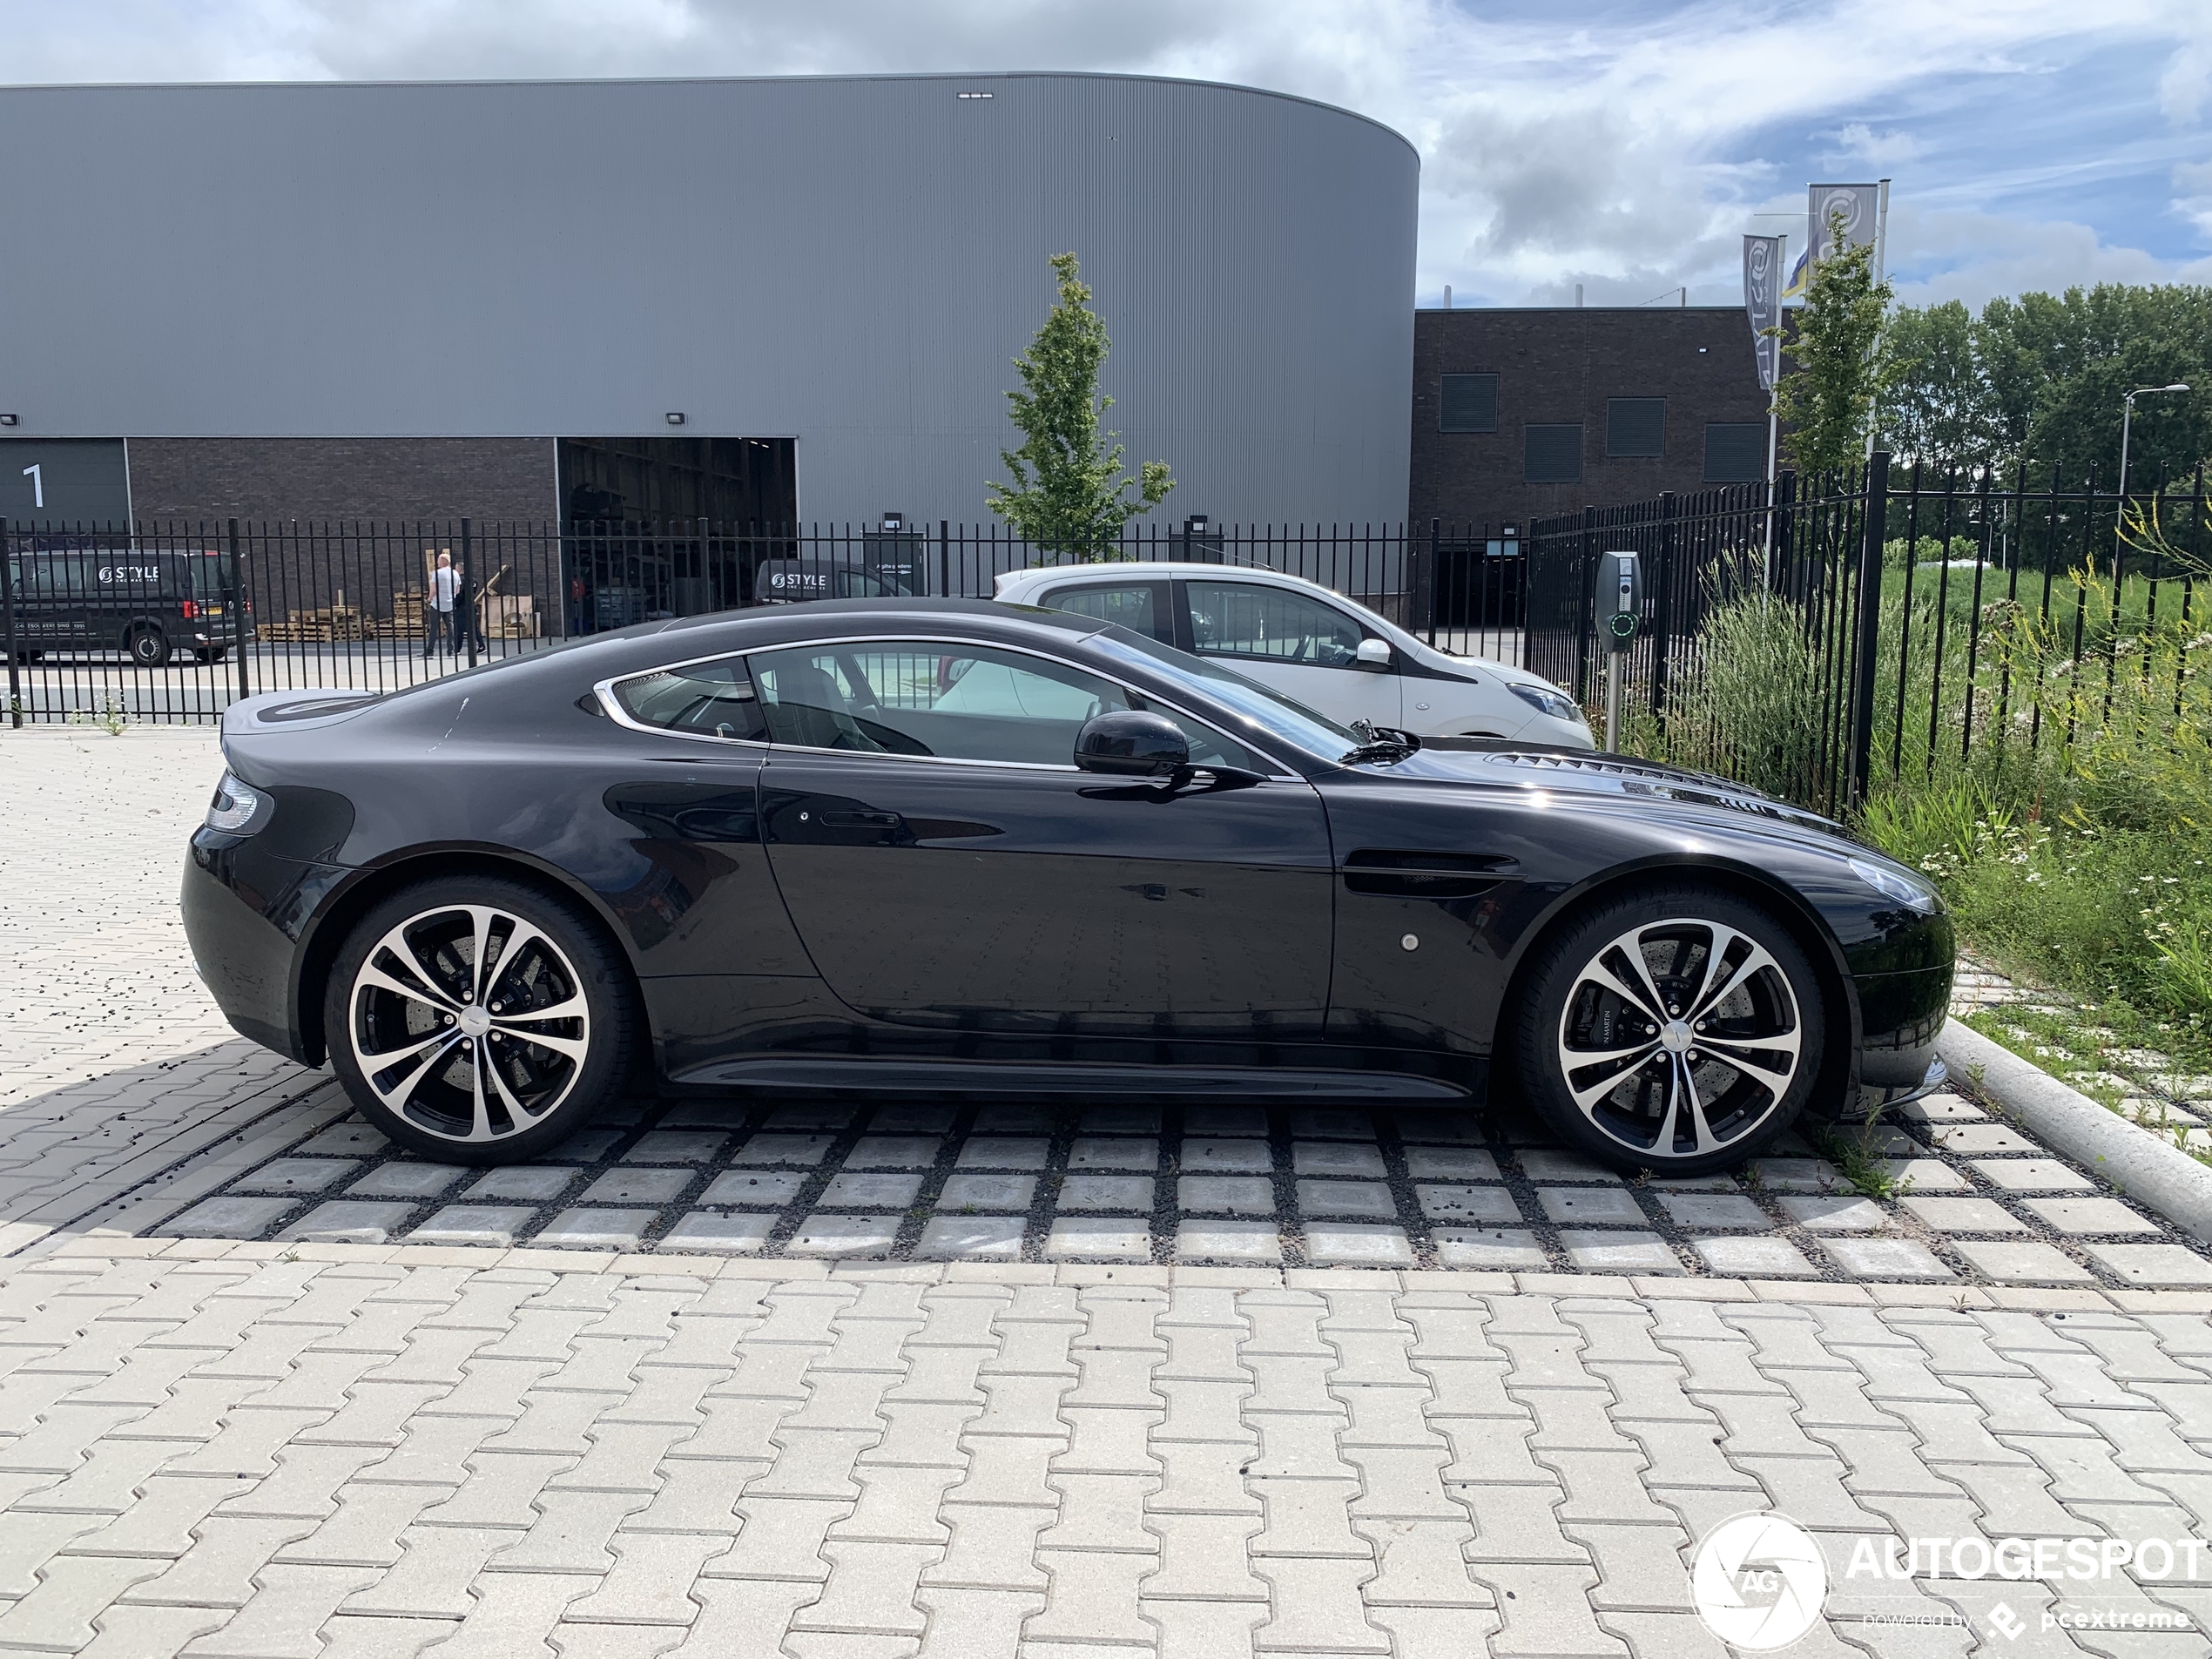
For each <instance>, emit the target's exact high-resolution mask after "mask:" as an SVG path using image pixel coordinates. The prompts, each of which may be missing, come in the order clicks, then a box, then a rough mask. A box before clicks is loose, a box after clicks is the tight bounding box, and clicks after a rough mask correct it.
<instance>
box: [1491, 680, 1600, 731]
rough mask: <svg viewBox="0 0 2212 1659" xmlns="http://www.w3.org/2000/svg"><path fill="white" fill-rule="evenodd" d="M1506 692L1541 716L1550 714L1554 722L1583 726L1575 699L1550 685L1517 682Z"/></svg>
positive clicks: (1508, 687) (1511, 684) (1512, 683)
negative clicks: (1562, 721)
mask: <svg viewBox="0 0 2212 1659" xmlns="http://www.w3.org/2000/svg"><path fill="white" fill-rule="evenodd" d="M1506 690H1507V691H1511V692H1512V693H1513V694H1514V696H1515V697H1517V698H1520V699H1521V701H1522V702H1524V703H1526V704H1527V705H1528V706H1529V707H1530V708H1532V709H1534V710H1535V711H1536V712H1537V713H1539V714H1548V715H1550V716H1551V717H1552V718H1553V719H1554V720H1565V721H1567V722H1568V723H1569V724H1571V725H1581V724H1583V721H1582V711H1581V710H1580V709H1578V708H1576V707H1575V699H1574V698H1571V697H1568V696H1566V695H1565V694H1564V693H1562V692H1559V691H1554V690H1552V688H1551V687H1550V686H1548V685H1521V683H1520V682H1519V681H1518V680H1515V681H1512V682H1509V683H1508V684H1507V686H1506Z"/></svg>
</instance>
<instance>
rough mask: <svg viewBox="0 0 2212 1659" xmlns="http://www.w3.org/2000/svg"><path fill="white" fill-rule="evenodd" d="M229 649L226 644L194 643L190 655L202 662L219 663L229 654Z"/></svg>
mask: <svg viewBox="0 0 2212 1659" xmlns="http://www.w3.org/2000/svg"><path fill="white" fill-rule="evenodd" d="M230 650H231V648H230V647H229V646H228V645H195V646H194V647H193V648H192V656H193V658H195V659H197V660H198V661H199V662H200V663H202V664H206V663H219V662H221V661H222V660H223V658H226V657H227V656H229V655H230Z"/></svg>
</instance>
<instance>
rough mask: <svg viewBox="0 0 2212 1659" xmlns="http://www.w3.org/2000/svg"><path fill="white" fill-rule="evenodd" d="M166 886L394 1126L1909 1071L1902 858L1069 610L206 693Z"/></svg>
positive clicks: (1686, 1138) (828, 624)
mask: <svg viewBox="0 0 2212 1659" xmlns="http://www.w3.org/2000/svg"><path fill="white" fill-rule="evenodd" d="M223 751H224V754H225V757H226V760H227V763H228V766H229V771H228V772H227V773H226V776H225V778H224V780H223V782H222V784H221V786H219V789H218V792H217V794H216V797H215V800H214V804H213V805H212V807H211V808H210V810H209V813H208V816H207V821H206V825H205V826H203V827H201V828H200V829H199V830H198V831H197V832H196V833H194V835H193V837H192V857H191V860H190V862H189V864H188V866H187V867H186V869H185V893H184V907H185V925H186V928H187V931H188V933H189V934H190V937H191V940H192V951H193V954H194V955H195V956H196V957H197V958H198V961H199V968H200V972H201V974H202V975H203V977H205V979H206V981H207V983H208V985H209V986H210V987H211V988H212V989H213V991H214V994H215V995H216V998H217V999H218V1001H219V1002H220V1003H221V1004H222V1007H223V1009H224V1012H225V1013H226V1015H228V1016H229V1018H230V1020H231V1022H232V1023H233V1024H234V1025H235V1026H236V1027H237V1028H239V1030H240V1031H242V1032H244V1033H246V1035H249V1036H251V1037H253V1038H255V1039H257V1040H259V1041H260V1042H264V1043H266V1044H267V1045H269V1046H270V1047H271V1048H273V1049H278V1050H279V1051H280V1052H281V1053H284V1054H286V1055H290V1056H292V1057H293V1058H294V1059H296V1060H299V1061H300V1062H304V1063H306V1064H309V1065H314V1064H319V1063H320V1062H322V1061H323V1059H324V1058H325V1056H326V1055H327V1056H328V1058H329V1059H330V1061H331V1062H332V1063H333V1064H334V1066H335V1067H336V1069H337V1071H338V1075H339V1076H340V1077H341V1079H342V1080H343V1082H344V1083H345V1086H346V1088H347V1091H348V1092H349V1093H350V1094H351V1095H352V1096H353V1098H354V1102H355V1103H357V1104H358V1105H359V1106H360V1108H361V1110H362V1111H363V1112H364V1113H365V1114H366V1115H367V1116H368V1117H370V1118H371V1119H372V1120H374V1122H375V1123H377V1124H378V1125H380V1126H381V1127H382V1128H383V1129H384V1130H387V1132H388V1133H389V1134H390V1135H391V1136H393V1137H394V1138H395V1139H396V1140H399V1141H401V1142H402V1143H406V1144H407V1145H409V1146H411V1147H414V1148H416V1149H418V1150H423V1151H428V1152H432V1153H435V1154H436V1155H439V1156H442V1157H448V1158H456V1159H461V1160H463V1161H469V1162H476V1163H496V1162H503V1161H506V1160H509V1159H516V1158H523V1157H530V1156H533V1155H535V1154H536V1153H538V1152H539V1151H541V1150H543V1149H544V1148H546V1147H547V1146H549V1145H550V1144H552V1143H556V1142H558V1141H560V1140H561V1139H563V1137H565V1136H567V1135H569V1134H570V1133H571V1132H572V1131H573V1130H576V1129H577V1127H578V1126H579V1125H581V1124H582V1123H584V1122H586V1121H587V1120H588V1119H590V1116H592V1115H593V1114H594V1113H595V1112H596V1111H597V1109H599V1108H600V1107H601V1106H602V1105H603V1104H604V1103H605V1102H606V1101H607V1100H608V1098H609V1097H610V1094H611V1093H612V1092H614V1091H617V1090H618V1089H622V1088H624V1086H625V1085H626V1084H627V1083H628V1082H629V1081H630V1079H631V1075H632V1073H633V1072H634V1071H635V1070H637V1069H639V1068H648V1069H650V1072H651V1076H653V1077H654V1078H656V1079H657V1080H658V1082H660V1083H661V1084H662V1085H663V1086H666V1087H674V1088H683V1087H708V1088H729V1087H732V1086H754V1087H766V1088H772V1089H778V1090H786V1091H788V1090H794V1089H897V1090H900V1091H905V1092H908V1093H911V1092H914V1091H949V1092H957V1093H977V1092H1009V1091H1014V1092H1021V1093H1034V1092H1038V1091H1047V1090H1066V1091H1075V1092H1080V1093H1082V1094H1085V1095H1090V1096H1097V1095H1102V1094H1105V1095H1111V1094H1117V1093H1119V1094H1128V1093H1141V1094H1146V1095H1172V1094H1177V1093H1190V1092H1197V1093H1203V1094H1205V1095H1207V1096H1213V1097H1219V1096H1224V1095H1243V1096H1257V1097H1264V1098H1277V1099H1280V1098H1285V1097H1292V1096H1307V1097H1313V1096H1332V1097H1339V1098H1366V1099H1393V1100H1397V1101H1400V1102H1420V1101H1436V1102H1446V1101H1455V1100H1463V1099H1464V1098H1465V1097H1467V1096H1469V1095H1471V1094H1479V1093H1480V1091H1481V1090H1482V1089H1484V1087H1485V1086H1486V1083H1487V1081H1488V1079H1489V1078H1491V1077H1492V1076H1500V1077H1509V1078H1510V1079H1511V1080H1512V1086H1513V1087H1514V1088H1517V1089H1519V1090H1520V1091H1521V1093H1522V1095H1523V1096H1525V1097H1526V1098H1527V1100H1528V1101H1529V1102H1530V1103H1532V1104H1533V1105H1534V1107H1535V1108H1536V1109H1537V1110H1538V1111H1540V1112H1541V1114H1542V1115H1543V1116H1544V1117H1545V1118H1547V1119H1548V1121H1549V1122H1550V1123H1551V1124H1552V1125H1553V1126H1554V1128H1555V1129H1556V1130H1558V1132H1559V1133H1560V1134H1561V1135H1562V1136H1564V1137H1566V1138H1567V1139H1568V1141H1569V1142H1570V1143H1573V1144H1575V1145H1577V1146H1580V1147H1582V1148H1584V1149H1586V1150H1588V1151H1589V1152H1591V1153H1593V1154H1595V1156H1597V1157H1602V1158H1604V1159H1607V1160H1608V1161H1610V1162H1611V1163H1615V1164H1616V1165H1620V1166H1623V1167H1642V1168H1649V1169H1651V1170H1655V1171H1658V1172H1662V1173H1671V1174H1678V1175H1687V1174H1693V1173H1699V1172H1703V1171H1705V1170H1711V1169H1714V1168H1717V1167H1721V1166H1723V1165H1726V1164H1730V1163H1735V1162H1737V1161H1738V1160H1740V1159H1742V1158H1744V1157H1749V1156H1750V1155H1752V1154H1755V1153H1757V1152H1758V1151H1760V1150H1763V1149H1764V1148H1765V1147H1767V1146H1768V1145H1770V1143H1772V1142H1773V1141H1774V1139H1775V1138H1776V1137H1777V1136H1779V1135H1780V1134H1781V1133H1782V1131H1783V1130H1784V1128H1785V1127H1787V1125H1788V1124H1789V1123H1791V1120H1792V1119H1793V1118H1795V1117H1796V1116H1797V1113H1798V1112H1799V1111H1800V1109H1805V1108H1808V1107H1810V1108H1812V1109H1816V1110H1818V1111H1821V1112H1824V1113H1827V1114H1830V1115H1834V1116H1847V1115H1853V1114H1856V1113H1858V1112H1860V1111H1863V1110H1865V1109H1866V1108H1867V1106H1868V1105H1869V1104H1870V1103H1878V1102H1880V1101H1881V1100H1883V1099H1885V1098H1887V1099H1898V1098H1903V1097H1905V1096H1908V1095H1910V1094H1912V1093H1913V1092H1917V1091H1918V1090H1919V1089H1921V1088H1923V1087H1925V1085H1926V1082H1927V1080H1928V1079H1929V1078H1930V1077H1931V1076H1933V1075H1939V1070H1938V1069H1936V1068H1935V1067H1934V1062H1933V1055H1932V1044H1933V1042H1934V1039H1935V1035H1936V1033H1937V1031H1938V1029H1939V1027H1940V1026H1941V1024H1942V1021H1943V1017H1944V1009H1945V1006H1946V1001H1947V1000H1948V995H1949V990H1950V983H1951V962H1952V934H1951V927H1950V924H1949V922H1948V921H1947V920H1946V918H1945V916H1944V914H1943V913H1942V910H1941V908H1940V907H1939V905H1938V903H1937V901H1936V899H1935V896H1934V894H1933V893H1932V891H1931V890H1930V888H1929V887H1928V886H1927V885H1926V884H1925V882H1924V881H1922V880H1920V878H1919V877H1918V876H1916V875H1914V874H1913V873H1912V872H1910V871H1909V870H1906V869H1904V868H1902V867H1899V866H1898V865H1895V864H1892V863H1891V862H1890V861H1889V860H1885V859H1884V858H1882V857H1880V856H1879V855H1878V854H1876V853H1871V852H1869V851H1868V850H1867V849H1865V847H1863V846H1858V844H1856V843H1854V842H1852V841H1851V840H1848V839H1846V838H1845V837H1844V835H1843V833H1841V832H1840V831H1839V830H1838V828H1837V826H1834V825H1832V824H1830V823H1828V822H1826V821H1825V820H1824V819H1817V818H1815V817H1813V816H1811V815H1810V814H1807V813H1801V812H1798V811H1797V810H1796V809H1794V808H1791V807H1789V806H1782V805H1779V804H1777V803H1776V802H1774V801H1771V800H1768V799H1764V798H1763V797H1760V796H1757V795H1756V794H1754V793H1752V792H1748V791H1746V790H1743V789H1742V788H1739V787H1737V786H1732V785H1729V784H1726V783H1723V782H1720V781H1718V780H1716V779H1710V778H1703V777H1698V776H1696V775H1694V774H1690V773H1686V772H1676V771H1672V770H1669V769H1667V768H1664V767H1660V766H1655V765H1644V764H1642V763H1641V762H1634V761H1629V760H1624V759H1616V758H1613V757H1608V756H1591V755H1588V754H1569V753H1567V752H1561V751H1547V750H1532V749H1521V748H1514V747H1509V746H1502V745H1487V746H1484V745H1462V746H1460V747H1457V748H1452V749H1439V748H1437V747H1436V746H1434V745H1417V744H1416V743H1414V742H1413V740H1411V739H1407V738H1404V737H1403V735H1402V734H1400V733H1396V732H1378V731H1373V730H1369V729H1364V728H1363V729H1362V730H1359V731H1358V732H1352V731H1346V730H1345V729H1344V728H1343V727H1340V726H1338V725H1334V724H1332V722H1330V721H1328V720H1326V719H1324V718H1321V717H1320V716H1318V715H1317V714H1315V713H1313V712H1312V711H1310V710H1307V709H1305V708H1303V707H1301V706H1300V705H1298V704H1295V703H1292V702H1291V701H1289V700H1287V699H1285V698H1283V697H1282V696H1280V695H1279V694H1278V693H1276V692H1274V691H1269V690H1267V689H1265V688H1264V687H1262V686H1260V685H1256V684H1254V683H1253V682H1251V681H1250V680H1248V679H1245V678H1242V677H1241V676H1239V675H1238V674H1235V673H1233V672H1231V671H1229V670H1227V669H1225V668H1224V667H1222V666H1221V665H1219V664H1217V663H1216V662H1214V661H1212V660H1210V659H1203V658H1197V657H1192V656H1188V655H1185V654H1184V653H1183V652H1181V651H1176V650H1175V649H1173V648H1172V647H1170V646H1166V645H1163V644H1159V643H1157V641H1155V640H1152V639H1150V638H1147V637H1143V636H1140V635H1138V634H1136V633H1132V632H1130V631H1128V630H1126V629H1123V628H1121V627H1117V626H1115V625H1112V624H1102V623H1100V622H1098V621H1097V620H1096V619H1094V618H1090V617H1080V616H1073V615H1069V614H1066V613H1062V612H1058V611H1047V610H1028V609H1024V608H1020V607H1015V606H1008V605H1001V604H985V603H980V602H975V603H971V602H967V601H959V600H923V599H906V598H887V599H873V600H855V601H851V602H829V603H823V604H810V605H805V606H797V607H792V608H790V609H782V610H772V611H768V612H760V611H752V612H747V613H745V614H742V615H738V616H728V617H702V618H695V619H690V620H685V621H678V622H669V623H658V624H648V625H646V626H644V627H638V628H632V629H628V630H625V631H622V632H619V633H611V634H604V635H600V636H597V637H594V638H591V639H588V640H583V641H579V642H577V643H576V644H570V645H566V646H562V647H558V648H555V649H550V650H547V651H542V652H538V653H536V654H534V655H531V656H529V657H525V658H516V659H510V660H508V661H505V662H502V663H500V664H496V665H493V666H490V667H487V668H482V669H477V670H475V671H470V672H468V673H464V674H456V675H453V676H451V677H449V678H444V679H441V680H437V681H435V682H432V683H430V684H428V685H420V686H416V687H415V688H413V689H411V690H408V691H399V692H395V693H392V694H390V695H388V696H381V697H368V696H362V695H357V694H347V693H334V692H296V691H295V692H289V693H285V692H280V693H274V694H272V695H268V696H263V697H257V698H249V699H247V700H246V701H244V702H241V703H239V704H237V705H234V706H233V708H232V709H231V710H230V711H229V713H228V715H227V716H226V718H225V721H224V725H223Z"/></svg>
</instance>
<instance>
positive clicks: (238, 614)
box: [229, 518, 253, 703]
mask: <svg viewBox="0 0 2212 1659" xmlns="http://www.w3.org/2000/svg"><path fill="white" fill-rule="evenodd" d="M229 529H230V554H231V655H232V656H233V657H235V658H238V700H239V702H241V703H243V702H244V701H246V698H249V697H251V696H253V690H252V688H251V686H250V685H249V684H248V682H247V678H246V556H245V555H244V554H243V553H242V552H240V551H239V540H238V520H236V519H234V518H233V520H231V521H230V525H229Z"/></svg>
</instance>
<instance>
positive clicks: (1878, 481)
mask: <svg viewBox="0 0 2212 1659" xmlns="http://www.w3.org/2000/svg"><path fill="white" fill-rule="evenodd" d="M1889 506H1890V455H1889V451H1888V450H1886V449H1877V450H1876V451H1875V452H1874V453H1873V455H1871V457H1869V459H1868V461H1867V462H1866V496H1865V502H1864V503H1863V504H1862V506H1861V508H1860V513H1861V520H1862V522H1861V525H1860V529H1861V536H1860V540H1859V549H1858V649H1857V653H1856V654H1857V657H1858V660H1857V662H1855V663H1854V664H1852V668H1853V671H1854V675H1855V679H1856V684H1854V685H1852V687H1851V786H1850V792H1849V794H1848V795H1847V796H1846V797H1845V799H1846V802H1847V804H1848V805H1849V806H1852V807H1854V808H1856V807H1858V806H1861V805H1863V804H1864V803H1865V799H1866V786H1867V782H1868V779H1869V774H1870V768H1871V758H1872V754H1873V737H1874V681H1875V677H1876V671H1877V669H1878V664H1877V663H1876V662H1875V654H1876V649H1877V647H1878V646H1879V644H1881V638H1882V543H1883V541H1884V540H1885V537H1886V536H1887V533H1888V529H1889ZM1908 556H1909V554H1908Z"/></svg>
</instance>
